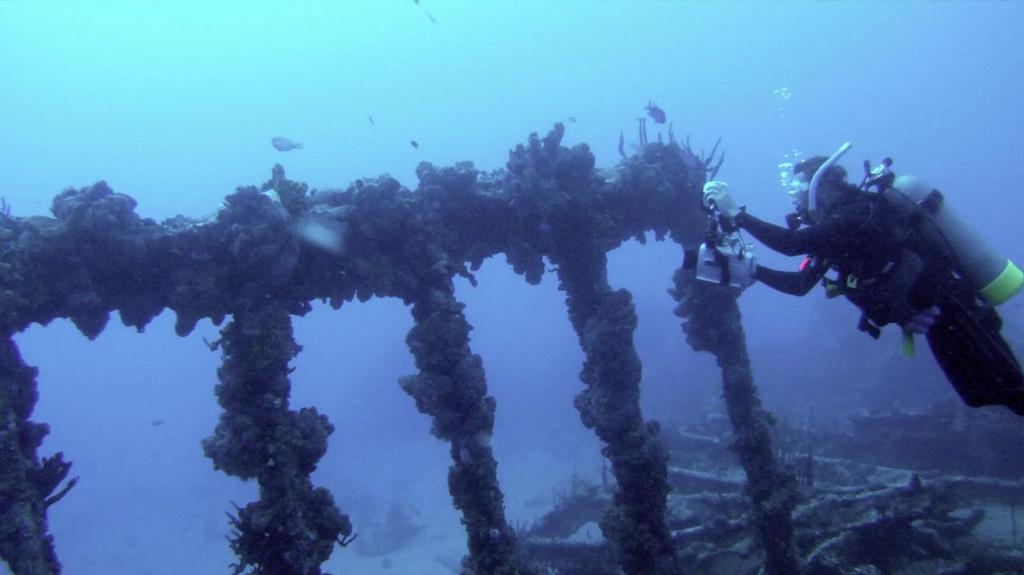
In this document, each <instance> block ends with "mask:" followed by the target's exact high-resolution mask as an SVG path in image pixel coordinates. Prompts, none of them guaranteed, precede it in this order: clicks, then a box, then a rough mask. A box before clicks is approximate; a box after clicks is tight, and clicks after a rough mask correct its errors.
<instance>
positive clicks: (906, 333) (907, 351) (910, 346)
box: [901, 328, 914, 357]
mask: <svg viewBox="0 0 1024 575" xmlns="http://www.w3.org/2000/svg"><path fill="white" fill-rule="evenodd" d="M901 351H902V352H903V355H904V356H906V357H911V356H913V355H914V332H912V331H910V330H909V329H907V328H903V348H902V350H901Z"/></svg>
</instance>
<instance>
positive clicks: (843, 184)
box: [789, 156, 857, 222]
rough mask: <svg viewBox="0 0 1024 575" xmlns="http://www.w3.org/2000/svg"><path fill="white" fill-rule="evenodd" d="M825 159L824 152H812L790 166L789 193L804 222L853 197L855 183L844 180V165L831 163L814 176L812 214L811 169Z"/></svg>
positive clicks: (814, 171) (812, 176)
mask: <svg viewBox="0 0 1024 575" xmlns="http://www.w3.org/2000/svg"><path fill="white" fill-rule="evenodd" d="M827 161H828V158H826V157H825V156H814V157H812V158H808V159H806V160H804V161H802V162H800V163H798V164H797V165H795V166H793V176H792V179H791V181H790V184H789V187H790V192H789V194H790V196H791V198H792V200H793V204H794V205H795V206H796V210H797V213H798V214H799V215H800V217H801V218H802V219H803V220H804V221H805V222H811V221H818V220H819V219H820V218H821V217H822V216H825V215H827V214H828V213H829V212H830V211H832V210H833V209H835V208H836V207H837V206H841V205H843V204H845V203H846V202H848V201H850V199H852V198H853V196H854V193H855V192H856V191H857V186H854V185H853V184H851V183H849V182H847V181H846V169H845V168H843V167H842V166H840V165H839V164H833V165H831V166H829V167H828V168H826V169H825V171H824V172H823V173H822V174H821V176H820V178H819V179H818V187H817V190H816V191H817V194H816V198H815V202H814V206H813V208H814V212H815V213H813V214H811V213H808V212H809V210H811V209H812V206H811V205H810V204H811V202H810V201H809V194H810V185H811V181H812V180H813V179H814V175H815V173H817V172H818V170H820V169H821V167H822V166H824V165H825V163H826V162H827Z"/></svg>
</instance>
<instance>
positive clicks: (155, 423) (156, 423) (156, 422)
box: [149, 419, 167, 427]
mask: <svg viewBox="0 0 1024 575" xmlns="http://www.w3.org/2000/svg"><path fill="white" fill-rule="evenodd" d="M149 423H150V425H152V426H153V427H160V426H161V425H163V424H165V423H167V422H166V421H164V420H162V419H154V420H153V421H151V422H149Z"/></svg>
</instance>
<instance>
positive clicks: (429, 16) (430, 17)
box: [427, 12, 437, 26]
mask: <svg viewBox="0 0 1024 575" xmlns="http://www.w3.org/2000/svg"><path fill="white" fill-rule="evenodd" d="M427 18H429V19H430V23H431V24H433V25H434V26H437V18H434V15H433V14H431V13H430V12H427Z"/></svg>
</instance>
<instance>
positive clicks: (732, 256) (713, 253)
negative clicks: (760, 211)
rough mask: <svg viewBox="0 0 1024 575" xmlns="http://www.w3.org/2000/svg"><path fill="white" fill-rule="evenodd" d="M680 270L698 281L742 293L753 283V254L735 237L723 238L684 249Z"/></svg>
mask: <svg viewBox="0 0 1024 575" xmlns="http://www.w3.org/2000/svg"><path fill="white" fill-rule="evenodd" d="M683 269H685V270H693V272H694V276H695V277H696V278H697V280H698V281H702V282H707V283H713V284H715V285H719V286H726V285H728V286H730V287H733V288H736V289H739V290H743V289H746V287H747V286H749V285H750V284H751V283H753V276H754V253H753V251H752V250H751V249H750V248H749V247H748V246H747V245H746V244H744V243H743V242H742V241H741V240H740V239H739V238H738V237H736V236H735V235H730V236H723V237H722V238H721V240H720V241H718V242H715V243H712V242H704V243H702V244H701V245H700V247H699V248H697V249H688V250H686V251H685V252H684V253H683Z"/></svg>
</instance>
